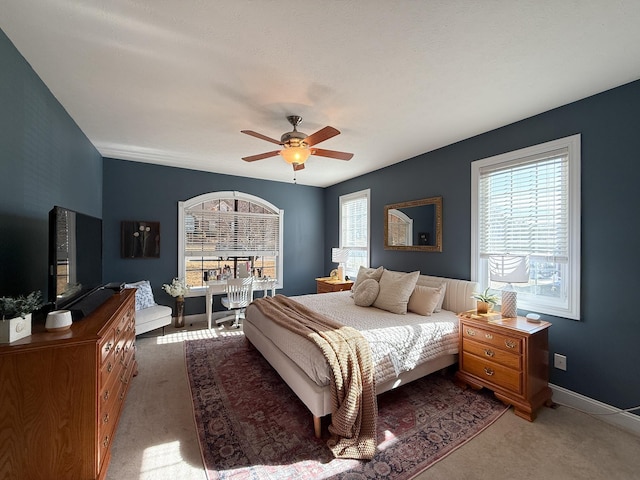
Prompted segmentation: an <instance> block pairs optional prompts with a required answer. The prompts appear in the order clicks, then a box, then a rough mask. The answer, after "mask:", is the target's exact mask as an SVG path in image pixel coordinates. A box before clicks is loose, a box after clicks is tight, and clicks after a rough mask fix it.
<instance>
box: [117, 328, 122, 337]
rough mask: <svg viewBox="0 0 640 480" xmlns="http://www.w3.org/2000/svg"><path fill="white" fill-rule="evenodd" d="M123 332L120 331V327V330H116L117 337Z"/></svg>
mask: <svg viewBox="0 0 640 480" xmlns="http://www.w3.org/2000/svg"><path fill="white" fill-rule="evenodd" d="M121 331H122V330H120V327H118V329H117V330H116V335H120V332H121Z"/></svg>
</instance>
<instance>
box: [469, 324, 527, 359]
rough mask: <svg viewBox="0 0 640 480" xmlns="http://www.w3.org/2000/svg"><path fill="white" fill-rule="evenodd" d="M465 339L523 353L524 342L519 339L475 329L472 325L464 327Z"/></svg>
mask: <svg viewBox="0 0 640 480" xmlns="http://www.w3.org/2000/svg"><path fill="white" fill-rule="evenodd" d="M462 337H463V339H466V338H468V339H471V340H475V341H476V342H482V343H488V344H489V345H493V346H494V347H496V348H500V349H502V350H506V351H508V352H513V353H517V354H520V353H522V341H521V339H520V338H517V337H510V336H508V335H502V334H500V333H495V332H492V331H490V330H484V329H482V328H478V327H474V326H472V325H464V326H463V327H462Z"/></svg>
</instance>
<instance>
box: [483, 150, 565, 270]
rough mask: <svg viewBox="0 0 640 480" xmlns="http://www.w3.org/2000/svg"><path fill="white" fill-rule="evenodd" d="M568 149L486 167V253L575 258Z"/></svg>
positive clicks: (558, 260) (558, 259)
mask: <svg viewBox="0 0 640 480" xmlns="http://www.w3.org/2000/svg"><path fill="white" fill-rule="evenodd" d="M568 178H569V177H568V149H567V148H563V149H560V150H557V151H554V152H548V153H546V154H544V155H540V156H537V157H536V156H534V157H532V158H526V159H522V160H519V161H516V162H513V163H511V164H508V165H492V166H488V167H485V168H481V169H480V183H479V197H480V202H479V207H480V210H479V217H480V225H483V227H484V228H483V229H482V230H481V231H480V256H481V257H482V258H488V257H489V256H490V255H501V254H511V255H529V256H530V258H532V259H539V260H545V261H549V262H554V263H566V262H567V261H568V257H569V200H568Z"/></svg>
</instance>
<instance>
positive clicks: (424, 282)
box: [416, 277, 447, 313]
mask: <svg viewBox="0 0 640 480" xmlns="http://www.w3.org/2000/svg"><path fill="white" fill-rule="evenodd" d="M416 285H420V286H422V287H434V288H438V287H442V295H441V296H440V300H438V304H437V305H436V308H435V310H434V312H435V313H438V312H439V311H440V310H442V302H444V294H445V293H446V291H447V283H446V282H443V281H442V280H431V279H426V278H424V277H422V278H420V277H418V281H417V282H416Z"/></svg>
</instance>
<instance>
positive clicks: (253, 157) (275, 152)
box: [242, 150, 280, 162]
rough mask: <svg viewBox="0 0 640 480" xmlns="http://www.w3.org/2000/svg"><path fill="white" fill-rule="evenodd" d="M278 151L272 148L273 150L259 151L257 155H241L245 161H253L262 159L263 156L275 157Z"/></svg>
mask: <svg viewBox="0 0 640 480" xmlns="http://www.w3.org/2000/svg"><path fill="white" fill-rule="evenodd" d="M279 153H280V150H274V151H273V152H267V153H260V154H258V155H251V156H250V157H242V159H243V160H244V161H245V162H255V161H256V160H262V159H263V158H269V157H275V156H276V155H278V154H279Z"/></svg>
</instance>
